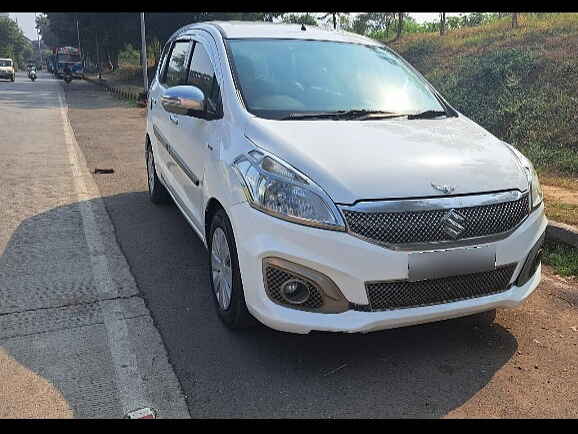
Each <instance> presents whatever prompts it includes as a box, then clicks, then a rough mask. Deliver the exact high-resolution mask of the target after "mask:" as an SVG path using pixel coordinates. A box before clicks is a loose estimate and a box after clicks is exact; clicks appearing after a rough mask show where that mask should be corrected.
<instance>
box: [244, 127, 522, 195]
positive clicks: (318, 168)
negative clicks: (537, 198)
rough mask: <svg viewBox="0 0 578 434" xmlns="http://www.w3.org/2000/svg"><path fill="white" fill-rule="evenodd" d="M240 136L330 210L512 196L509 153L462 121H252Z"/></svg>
mask: <svg viewBox="0 0 578 434" xmlns="http://www.w3.org/2000/svg"><path fill="white" fill-rule="evenodd" d="M245 136H246V137H247V138H248V139H249V140H251V141H252V142H253V143H255V144H256V145H257V146H259V147H261V148H263V149H264V150H266V151H269V152H271V153H272V154H274V155H276V156H278V157H279V158H281V159H283V160H284V161H286V162H288V163H289V164H291V165H292V166H293V167H295V168H297V169H298V170H300V171H302V172H303V173H304V174H305V175H307V176H308V177H309V178H310V179H312V180H314V181H315V182H316V183H317V184H318V185H319V186H320V187H321V188H323V189H324V190H325V191H326V192H327V193H328V194H329V195H330V196H331V198H332V199H333V200H334V201H335V202H336V203H342V204H352V203H354V202H356V201H359V200H371V199H393V198H409V197H435V196H445V195H447V194H448V193H446V192H443V191H439V190H437V189H436V188H434V187H433V185H432V184H435V185H437V186H440V185H447V186H451V187H454V190H453V191H452V192H451V194H452V195H460V194H470V193H485V192H492V191H500V190H509V189H518V190H521V191H525V190H527V188H528V181H527V178H526V176H525V174H524V172H523V169H522V167H521V165H520V162H519V160H518V159H517V157H516V156H515V155H514V153H513V152H512V151H511V150H510V149H509V148H508V147H507V146H506V145H505V144H504V143H503V142H501V141H500V140H499V139H497V138H496V137H495V136H493V135H492V134H490V133H489V132H487V131H486V130H484V129H483V128H482V127H480V126H479V125H477V124H476V123H474V122H473V121H471V120H469V119H468V118H466V117H464V116H459V117H453V118H443V119H420V120H407V119H406V118H400V119H387V120H366V121H333V120H311V121H277V120H268V119H261V118H251V119H249V120H248V122H247V124H246V127H245Z"/></svg>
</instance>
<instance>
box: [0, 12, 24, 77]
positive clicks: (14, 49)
mask: <svg viewBox="0 0 578 434" xmlns="http://www.w3.org/2000/svg"><path fill="white" fill-rule="evenodd" d="M30 53H31V48H30V43H29V42H28V40H27V39H26V38H25V37H24V34H23V33H22V31H21V30H20V29H19V28H18V25H17V24H16V23H15V22H14V21H12V20H11V19H10V18H4V17H2V18H0V57H10V58H12V60H14V62H15V63H16V66H17V67H18V68H22V67H23V65H24V63H25V62H26V60H27V57H28V56H30Z"/></svg>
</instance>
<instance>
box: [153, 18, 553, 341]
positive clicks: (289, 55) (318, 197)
mask: <svg viewBox="0 0 578 434" xmlns="http://www.w3.org/2000/svg"><path fill="white" fill-rule="evenodd" d="M146 160H147V169H148V185H149V192H150V199H151V200H152V201H153V202H154V203H160V202H164V201H167V200H169V199H170V198H172V199H174V202H175V203H176V204H177V206H178V208H179V209H180V210H181V211H182V213H183V215H184V216H185V218H186V219H187V221H188V222H189V223H190V225H191V226H192V228H193V229H194V230H195V231H196V233H197V234H198V236H199V237H200V238H201V240H202V241H203V243H204V244H205V246H206V247H207V250H208V258H209V267H210V276H211V279H210V280H211V282H210V285H211V288H212V290H213V293H214V299H215V305H216V308H217V311H218V314H219V316H220V318H221V319H222V320H223V321H224V322H225V323H226V324H227V325H228V326H229V327H231V328H237V327H243V326H246V325H249V324H251V323H252V322H254V320H253V318H256V319H257V320H259V321H260V322H262V323H263V324H265V325H267V326H269V327H271V328H273V329H276V330H281V331H287V332H293V333H308V332H310V331H312V330H318V331H336V332H370V331H374V330H382V329H387V328H394V327H401V326H408V325H413V324H419V323H426V322H431V321H438V320H444V319H448V318H454V317H460V316H465V315H471V314H475V313H479V312H484V311H490V310H494V309H496V308H512V307H515V306H518V305H519V304H520V303H521V302H522V301H524V299H526V298H527V297H528V296H529V295H530V294H531V293H532V291H534V290H535V289H536V287H537V286H538V284H539V282H540V276H541V274H540V269H541V268H540V257H541V250H542V242H543V239H544V232H545V229H546V224H547V220H546V218H545V216H544V205H543V199H542V191H541V189H540V184H539V182H538V177H537V175H536V172H535V171H534V168H533V166H532V164H531V163H530V161H528V159H526V158H525V157H524V156H523V155H522V154H520V152H518V151H517V150H516V149H514V148H513V147H512V146H510V145H508V144H506V143H504V142H502V141H501V140H499V139H498V138H496V137H495V136H493V135H492V134H490V133H488V132H487V131H486V130H484V129H483V128H482V127H480V126H479V125H477V124H475V123H474V122H473V121H471V120H470V119H468V118H467V117H465V116H464V115H463V114H461V113H459V112H457V111H456V110H455V109H454V108H452V107H451V106H450V105H449V104H448V103H447V102H446V101H445V100H444V98H443V97H442V96H441V95H440V94H439V93H438V92H437V91H436V90H435V89H434V88H433V87H432V85H431V84H429V83H428V82H427V81H426V80H425V79H424V78H423V77H422V76H421V75H420V74H419V73H418V72H417V71H416V70H415V69H413V68H412V67H411V66H410V65H409V64H408V63H407V62H406V61H404V60H403V59H402V58H401V57H400V56H399V55H398V54H396V53H395V52H393V51H392V50H391V49H389V48H387V47H386V46H384V45H383V44H382V43H380V42H377V41H374V40H371V39H368V38H365V37H362V36H359V35H356V34H351V33H345V32H335V31H326V30H321V29H318V28H314V27H304V26H300V25H282V24H271V23H246V22H207V23H198V24H194V25H190V26H186V27H183V28H181V29H180V30H178V31H177V32H176V33H175V34H173V35H172V37H171V38H170V39H169V41H168V42H167V44H166V46H165V48H164V50H163V55H162V59H161V61H160V64H159V68H158V71H157V73H156V76H155V77H154V80H153V81H152V83H151V87H150V90H149V106H148V114H147V131H146ZM191 290H192V289H191Z"/></svg>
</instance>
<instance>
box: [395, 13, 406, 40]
mask: <svg viewBox="0 0 578 434" xmlns="http://www.w3.org/2000/svg"><path fill="white" fill-rule="evenodd" d="M405 15H406V14H405V13H404V12H398V13H397V35H396V36H395V39H394V41H397V40H398V39H399V38H401V31H402V30H403V19H404V16H405Z"/></svg>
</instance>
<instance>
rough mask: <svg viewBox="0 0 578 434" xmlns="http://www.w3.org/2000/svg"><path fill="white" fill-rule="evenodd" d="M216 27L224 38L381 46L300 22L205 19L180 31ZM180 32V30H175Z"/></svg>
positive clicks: (340, 32)
mask: <svg viewBox="0 0 578 434" xmlns="http://www.w3.org/2000/svg"><path fill="white" fill-rule="evenodd" d="M203 27H204V28H206V27H216V28H217V29H218V30H219V32H220V33H221V35H222V36H223V38H225V39H243V38H268V39H313V40H323V41H337V42H351V43H356V44H364V45H377V46H383V45H384V44H382V43H381V42H379V41H376V40H373V39H370V38H367V37H365V36H361V35H358V34H356V33H350V32H344V31H341V30H327V29H323V28H320V27H317V26H307V25H306V26H305V29H306V30H302V26H301V24H278V23H268V22H263V21H255V22H253V21H206V22H201V23H195V24H191V25H190V26H186V27H185V28H183V29H181V30H182V31H186V30H193V29H195V28H203ZM177 33H181V32H177Z"/></svg>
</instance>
